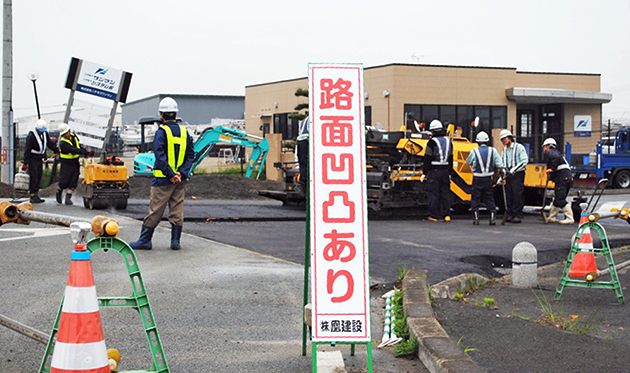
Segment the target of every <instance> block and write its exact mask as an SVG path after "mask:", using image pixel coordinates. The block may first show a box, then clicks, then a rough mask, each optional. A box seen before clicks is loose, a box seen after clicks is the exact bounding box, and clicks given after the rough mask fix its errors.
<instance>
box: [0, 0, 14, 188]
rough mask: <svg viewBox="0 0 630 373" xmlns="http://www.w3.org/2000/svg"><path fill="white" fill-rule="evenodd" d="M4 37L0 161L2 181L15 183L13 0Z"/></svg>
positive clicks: (7, 5) (7, 1)
mask: <svg viewBox="0 0 630 373" xmlns="http://www.w3.org/2000/svg"><path fill="white" fill-rule="evenodd" d="M3 5H4V6H3V11H4V20H3V39H2V58H3V61H2V123H1V125H2V149H1V153H0V158H1V159H0V161H1V162H0V163H1V166H0V167H2V171H1V172H2V182H4V183H7V184H13V174H14V172H15V170H14V169H13V167H14V163H15V160H14V158H15V153H14V148H15V133H14V131H13V130H12V129H13V110H12V108H11V93H12V89H13V14H12V5H11V0H4V3H3Z"/></svg>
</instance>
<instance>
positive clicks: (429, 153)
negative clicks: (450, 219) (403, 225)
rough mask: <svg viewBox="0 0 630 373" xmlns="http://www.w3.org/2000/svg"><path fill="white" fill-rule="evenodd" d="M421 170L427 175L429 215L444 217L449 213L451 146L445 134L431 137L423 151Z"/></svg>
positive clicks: (451, 167) (436, 217)
mask: <svg viewBox="0 0 630 373" xmlns="http://www.w3.org/2000/svg"><path fill="white" fill-rule="evenodd" d="M423 166H424V167H423V172H424V174H425V175H426V176H427V198H428V205H429V216H430V217H431V218H433V219H444V218H445V217H447V216H449V215H450V209H451V203H450V193H451V172H452V170H453V146H452V144H451V140H450V139H449V138H448V137H445V136H435V137H432V138H431V139H430V140H429V141H428V142H427V149H426V150H425V153H424V162H423Z"/></svg>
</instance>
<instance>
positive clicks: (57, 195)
mask: <svg viewBox="0 0 630 373" xmlns="http://www.w3.org/2000/svg"><path fill="white" fill-rule="evenodd" d="M61 193H63V190H62V189H57V193H55V199H56V200H57V203H61Z"/></svg>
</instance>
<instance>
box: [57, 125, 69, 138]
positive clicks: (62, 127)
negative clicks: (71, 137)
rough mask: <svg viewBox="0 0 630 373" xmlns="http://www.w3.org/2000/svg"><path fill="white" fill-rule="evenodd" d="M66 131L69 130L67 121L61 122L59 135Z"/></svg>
mask: <svg viewBox="0 0 630 373" xmlns="http://www.w3.org/2000/svg"><path fill="white" fill-rule="evenodd" d="M68 131H70V126H69V125H68V124H67V123H61V124H60V125H59V136H63V135H64V134H65V133H66V132H68Z"/></svg>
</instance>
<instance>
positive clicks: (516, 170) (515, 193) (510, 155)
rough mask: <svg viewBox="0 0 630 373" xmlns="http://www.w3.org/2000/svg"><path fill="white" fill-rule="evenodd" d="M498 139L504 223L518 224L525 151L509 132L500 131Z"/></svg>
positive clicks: (523, 189)
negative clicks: (504, 173) (502, 184)
mask: <svg viewBox="0 0 630 373" xmlns="http://www.w3.org/2000/svg"><path fill="white" fill-rule="evenodd" d="M499 139H500V140H501V143H502V144H503V153H502V154H501V156H502V158H503V164H504V166H505V169H506V178H505V193H506V200H507V206H506V217H505V221H508V222H512V223H520V222H521V219H523V204H524V203H523V192H524V191H525V169H526V168H527V162H528V156H527V150H525V146H523V144H519V143H517V142H516V141H514V135H512V132H510V130H507V129H505V130H502V131H501V133H499Z"/></svg>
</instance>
